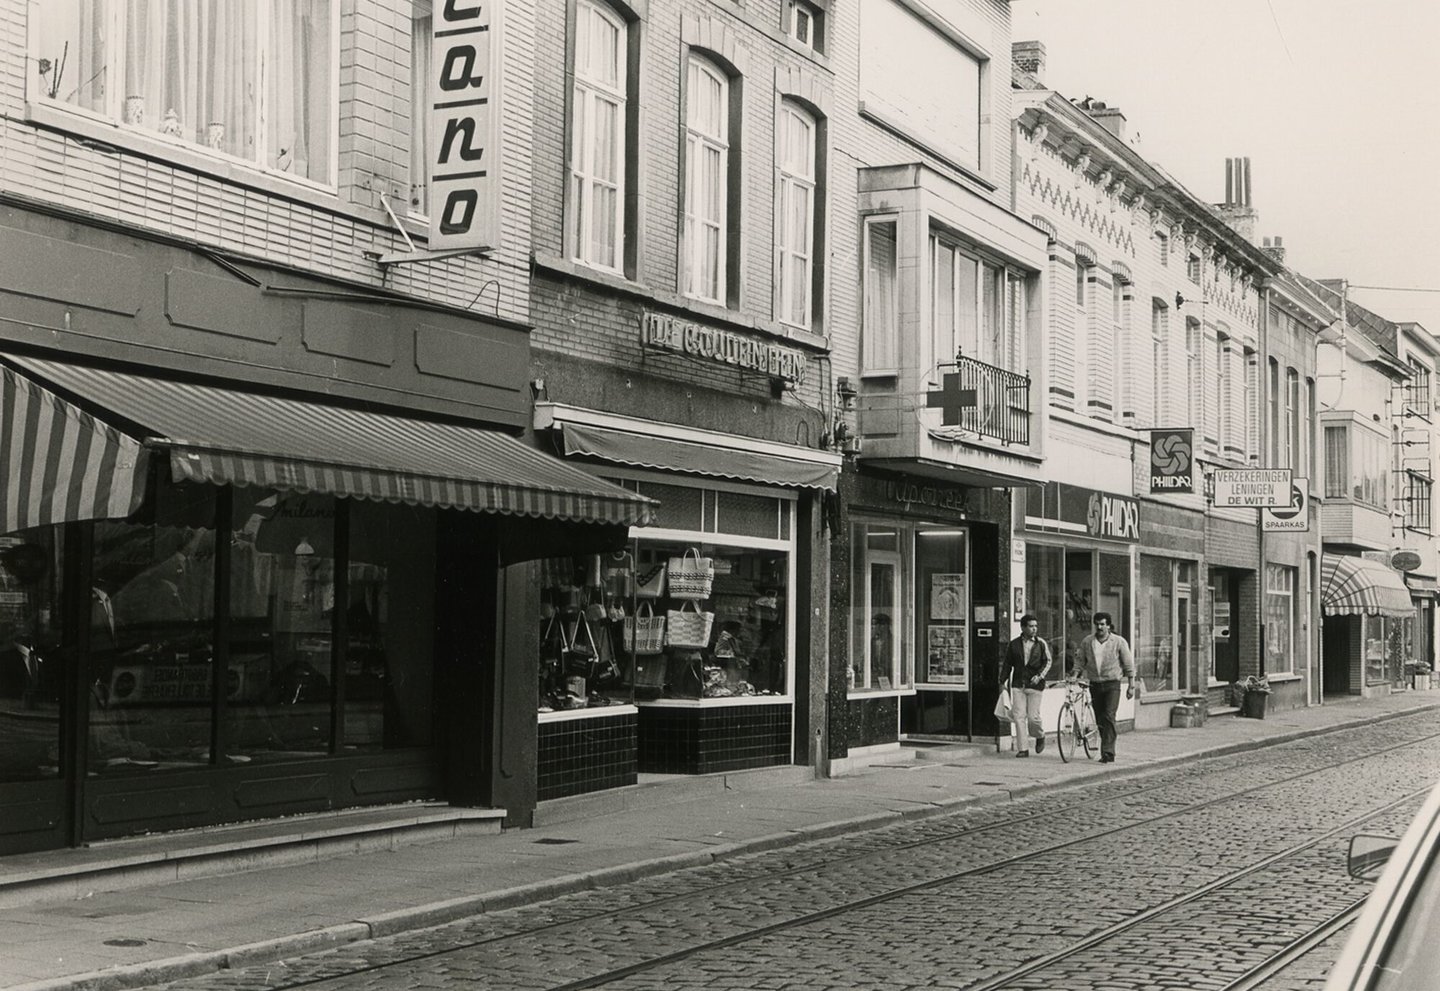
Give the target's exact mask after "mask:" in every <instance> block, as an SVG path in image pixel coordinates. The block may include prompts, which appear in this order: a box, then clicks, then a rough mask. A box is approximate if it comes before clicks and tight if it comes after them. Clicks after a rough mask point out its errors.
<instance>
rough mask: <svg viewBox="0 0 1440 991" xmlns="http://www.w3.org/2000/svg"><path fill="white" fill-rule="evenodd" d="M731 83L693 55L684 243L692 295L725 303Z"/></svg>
mask: <svg viewBox="0 0 1440 991" xmlns="http://www.w3.org/2000/svg"><path fill="white" fill-rule="evenodd" d="M729 135H730V83H729V80H728V79H727V78H726V76H725V74H724V73H723V72H721V71H720V69H719V68H718V67H717V66H715V65H714V64H713V63H711V62H710V61H708V60H706V59H703V58H701V57H699V56H695V55H692V56H691V57H690V59H689V62H688V65H687V72H686V86H685V239H684V246H683V250H682V255H681V258H682V262H683V265H684V281H683V283H682V284H683V286H684V288H685V292H686V293H687V294H688V295H691V296H695V297H697V298H699V299H703V300H707V301H709V302H713V303H720V304H722V305H723V304H724V303H725V301H726V289H727V285H726V281H725V280H726V271H725V269H726V265H725V262H726V252H727V250H728V248H727V244H726V226H727V223H728V218H727V215H726V214H727V206H728V202H727V201H728V199H729V165H730V163H729V158H730V140H729Z"/></svg>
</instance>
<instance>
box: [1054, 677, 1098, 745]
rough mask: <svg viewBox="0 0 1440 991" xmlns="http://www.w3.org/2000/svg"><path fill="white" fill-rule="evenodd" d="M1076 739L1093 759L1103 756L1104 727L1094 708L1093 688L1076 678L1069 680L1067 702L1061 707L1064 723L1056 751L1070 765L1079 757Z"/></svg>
mask: <svg viewBox="0 0 1440 991" xmlns="http://www.w3.org/2000/svg"><path fill="white" fill-rule="evenodd" d="M1076 740H1079V741H1080V744H1081V746H1083V747H1084V748H1085V756H1086V757H1087V758H1089V759H1090V760H1094V759H1095V756H1096V755H1097V754H1099V753H1100V727H1099V726H1098V725H1097V724H1096V722H1095V710H1094V709H1093V708H1091V706H1090V686H1089V685H1087V684H1085V683H1084V682H1082V681H1079V680H1077V679H1075V678H1066V679H1065V701H1064V703H1062V704H1061V706H1060V721H1059V723H1058V724H1057V725H1056V727H1055V749H1057V750H1059V751H1060V759H1061V760H1062V761H1064V762H1065V763H1067V764H1068V763H1070V758H1071V757H1074V756H1075V741H1076Z"/></svg>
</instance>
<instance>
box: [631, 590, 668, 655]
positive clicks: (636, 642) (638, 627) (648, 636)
mask: <svg viewBox="0 0 1440 991" xmlns="http://www.w3.org/2000/svg"><path fill="white" fill-rule="evenodd" d="M624 643H625V649H626V650H628V651H630V652H631V653H634V654H658V653H660V651H661V650H663V649H664V647H665V617H664V616H656V615H655V610H654V608H653V607H652V606H651V605H650V603H648V602H642V603H640V604H639V605H638V606H636V607H635V615H634V616H630V617H628V618H626V620H625V632H624Z"/></svg>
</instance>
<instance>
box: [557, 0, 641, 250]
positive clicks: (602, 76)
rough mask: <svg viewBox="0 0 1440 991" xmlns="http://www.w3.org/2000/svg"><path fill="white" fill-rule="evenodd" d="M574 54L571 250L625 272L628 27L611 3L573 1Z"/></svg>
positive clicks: (629, 136) (569, 206)
mask: <svg viewBox="0 0 1440 991" xmlns="http://www.w3.org/2000/svg"><path fill="white" fill-rule="evenodd" d="M572 53H573V54H572V59H573V61H572V69H573V76H574V81H575V86H574V90H573V92H572V94H571V105H570V115H571V116H570V134H569V138H570V188H569V202H568V203H567V204H566V214H567V217H566V219H567V224H566V232H567V239H568V242H569V245H568V247H569V253H570V256H571V257H572V258H574V259H575V260H576V261H579V262H584V263H585V264H587V265H593V266H595V267H596V268H603V269H607V270H609V271H614V272H619V271H621V270H622V269H623V268H625V267H626V252H627V244H626V240H627V234H628V233H629V232H628V230H627V227H628V223H627V216H626V206H625V200H626V196H627V193H628V191H627V188H626V161H627V158H628V156H629V153H630V147H629V143H628V142H630V141H631V140H633V137H632V132H633V130H634V128H633V127H632V126H631V124H632V121H631V119H630V118H631V114H632V110H633V106H632V104H633V101H632V100H631V89H632V87H633V85H634V79H633V71H632V66H631V59H630V43H629V28H628V26H627V25H626V23H625V21H624V20H623V19H621V17H620V15H619V14H618V13H616V11H615V10H614V9H612V8H611V7H610V6H609V5H608V4H604V3H599V2H593V0H578V2H577V3H576V5H575V37H574V45H573V48H572Z"/></svg>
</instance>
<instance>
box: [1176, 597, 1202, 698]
mask: <svg viewBox="0 0 1440 991" xmlns="http://www.w3.org/2000/svg"><path fill="white" fill-rule="evenodd" d="M1199 625H1200V624H1199V622H1198V617H1197V616H1196V614H1195V600H1194V598H1193V593H1192V592H1191V590H1190V586H1188V585H1181V586H1180V587H1179V589H1178V590H1177V592H1176V595H1175V654H1176V658H1175V659H1176V663H1177V664H1179V665H1181V672H1182V675H1181V679H1180V680H1179V684H1182V685H1185V686H1186V689H1185V690H1186V691H1187V692H1189V693H1190V694H1192V695H1195V694H1199V693H1200V692H1201V691H1202V690H1203V689H1202V688H1201V687H1200V684H1199V682H1200V678H1201V676H1202V674H1201V673H1202V671H1203V670H1206V668H1202V666H1201V654H1200V637H1199ZM1207 667H1208V665H1207Z"/></svg>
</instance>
